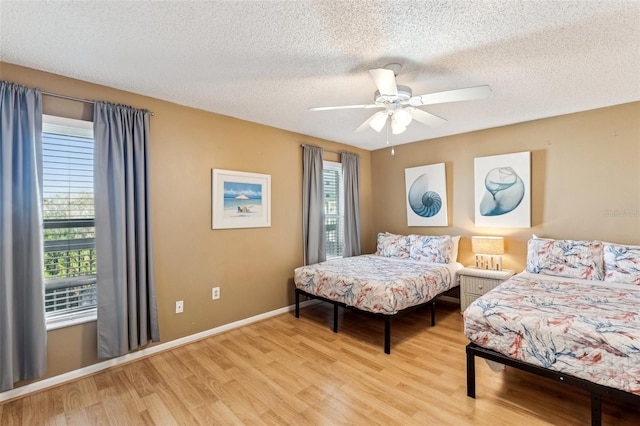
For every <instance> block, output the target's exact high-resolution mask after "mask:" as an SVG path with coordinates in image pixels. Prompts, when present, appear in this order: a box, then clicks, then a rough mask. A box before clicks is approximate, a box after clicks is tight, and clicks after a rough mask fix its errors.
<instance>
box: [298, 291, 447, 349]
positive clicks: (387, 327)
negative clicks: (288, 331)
mask: <svg viewBox="0 0 640 426" xmlns="http://www.w3.org/2000/svg"><path fill="white" fill-rule="evenodd" d="M455 288H456V287H453V288H451V289H449V290H447V291H446V292H444V293H441V294H439V295H437V296H435V297H434V298H433V299H431V300H429V301H427V302H424V303H421V304H419V305H414V306H409V307H408V308H405V309H403V310H401V311H398V312H397V313H395V314H392V315H388V314H380V313H375V312H369V311H363V310H361V309H358V308H355V307H353V306H347V305H345V304H344V303H342V302H336V301H335V300H331V299H327V298H326V297H322V296H316V295H315V294H311V293H307V292H306V291H304V290H300V289H299V288H296V318H300V296H306V297H309V298H311V299H318V300H322V301H323V302H327V303H331V304H332V305H333V332H334V333H337V332H338V307H339V306H342V307H343V308H349V309H353V310H356V311H358V312H363V313H365V314H367V315H370V316H374V317H378V318H380V317H382V318H384V353H386V354H390V353H391V319H392V318H393V317H395V316H397V315H401V314H405V313H407V312H410V311H413V310H415V309H418V308H421V307H423V306H425V305H430V306H431V326H434V325H436V299H437V298H438V296H441V295H443V294H447V293H448V292H449V291H451V290H453V289H455Z"/></svg>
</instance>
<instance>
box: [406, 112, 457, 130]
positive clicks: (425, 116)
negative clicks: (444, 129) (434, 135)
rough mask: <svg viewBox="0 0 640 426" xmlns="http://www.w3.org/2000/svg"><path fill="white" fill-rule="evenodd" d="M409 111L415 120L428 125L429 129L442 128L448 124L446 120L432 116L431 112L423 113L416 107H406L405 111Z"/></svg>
mask: <svg viewBox="0 0 640 426" xmlns="http://www.w3.org/2000/svg"><path fill="white" fill-rule="evenodd" d="M404 110H405V111H407V112H408V113H409V114H410V115H411V117H413V119H414V120H416V121H419V122H421V123H422V124H426V125H427V126H429V127H436V126H440V125H441V124H444V123H446V122H447V120H445V119H444V118H441V117H438V116H437V115H434V114H431V113H430V112H426V111H423V110H421V109H418V108H414V107H406V108H405V109H404Z"/></svg>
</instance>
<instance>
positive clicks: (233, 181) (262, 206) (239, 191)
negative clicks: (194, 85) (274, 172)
mask: <svg viewBox="0 0 640 426" xmlns="http://www.w3.org/2000/svg"><path fill="white" fill-rule="evenodd" d="M211 175H212V177H211V180H212V183H211V200H212V208H211V212H212V224H211V227H212V229H229V228H264V227H270V226H271V176H270V175H264V174H259V173H248V172H236V171H232V170H222V169H212V173H211Z"/></svg>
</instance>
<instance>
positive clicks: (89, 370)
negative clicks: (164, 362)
mask: <svg viewBox="0 0 640 426" xmlns="http://www.w3.org/2000/svg"><path fill="white" fill-rule="evenodd" d="M316 303H320V301H319V300H307V301H304V302H300V307H301V308H303V307H305V306H309V305H314V304H316ZM294 309H295V305H290V306H286V307H284V308H280V309H276V310H274V311H271V312H265V313H264V314H260V315H256V316H253V317H250V318H245V319H243V320H240V321H236V322H232V323H229V324H225V325H221V326H220V327H216V328H212V329H210V330H205V331H202V332H200V333H196V334H191V335H189V336H185V337H181V338H179V339H176V340H171V341H170V342H166V343H160V344H159V345H155V346H151V347H149V348H146V349H142V350H139V351H136V352H132V353H129V354H126V355H123V356H120V357H117V358H112V359H110V360H107V361H103V362H99V363H97V364H92V365H89V366H87V367H83V368H79V369H77V370H73V371H69V372H68V373H64V374H60V375H58V376H53V377H49V378H47V379H43V380H40V381H37V382H34V383H29V384H28V385H25V386H21V387H19V388H16V389H11V390H8V391H4V392H1V393H0V403H1V402H5V401H8V400H10V399H15V398H19V397H22V396H25V395H28V394H30V393H33V392H38V391H41V390H43V389H47V388H50V387H54V386H58V385H61V384H63V383H66V382H70V381H72V380H77V379H80V378H82V377H85V376H89V375H91V374H95V373H97V372H99V371H102V370H106V369H107V368H111V367H115V366H118V365H121V364H126V363H128V362H131V361H135V360H137V359H140V358H144V357H146V356H149V355H153V354H156V353H158V352H163V351H166V350H169V349H173V348H175V347H178V346H182V345H185V344H187V343H192V342H195V341H196V340H201V339H204V338H206V337H210V336H213V335H216V334H219V333H222V332H224V331H228V330H233V329H234V328H238V327H242V326H244V325H248V324H251V323H254V322H257V321H262V320H263V319H266V318H270V317H273V316H276V315H280V314H284V313H286V312H290V311H293V310H294Z"/></svg>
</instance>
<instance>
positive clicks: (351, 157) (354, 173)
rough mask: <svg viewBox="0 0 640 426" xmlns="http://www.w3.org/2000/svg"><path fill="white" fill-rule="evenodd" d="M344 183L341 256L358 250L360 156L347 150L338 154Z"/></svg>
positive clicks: (357, 253) (353, 253)
mask: <svg viewBox="0 0 640 426" xmlns="http://www.w3.org/2000/svg"><path fill="white" fill-rule="evenodd" d="M340 161H341V162H342V180H343V185H344V252H343V255H342V256H343V257H351V256H358V255H360V254H361V252H360V156H359V155H358V154H352V153H349V152H343V153H341V154H340Z"/></svg>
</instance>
